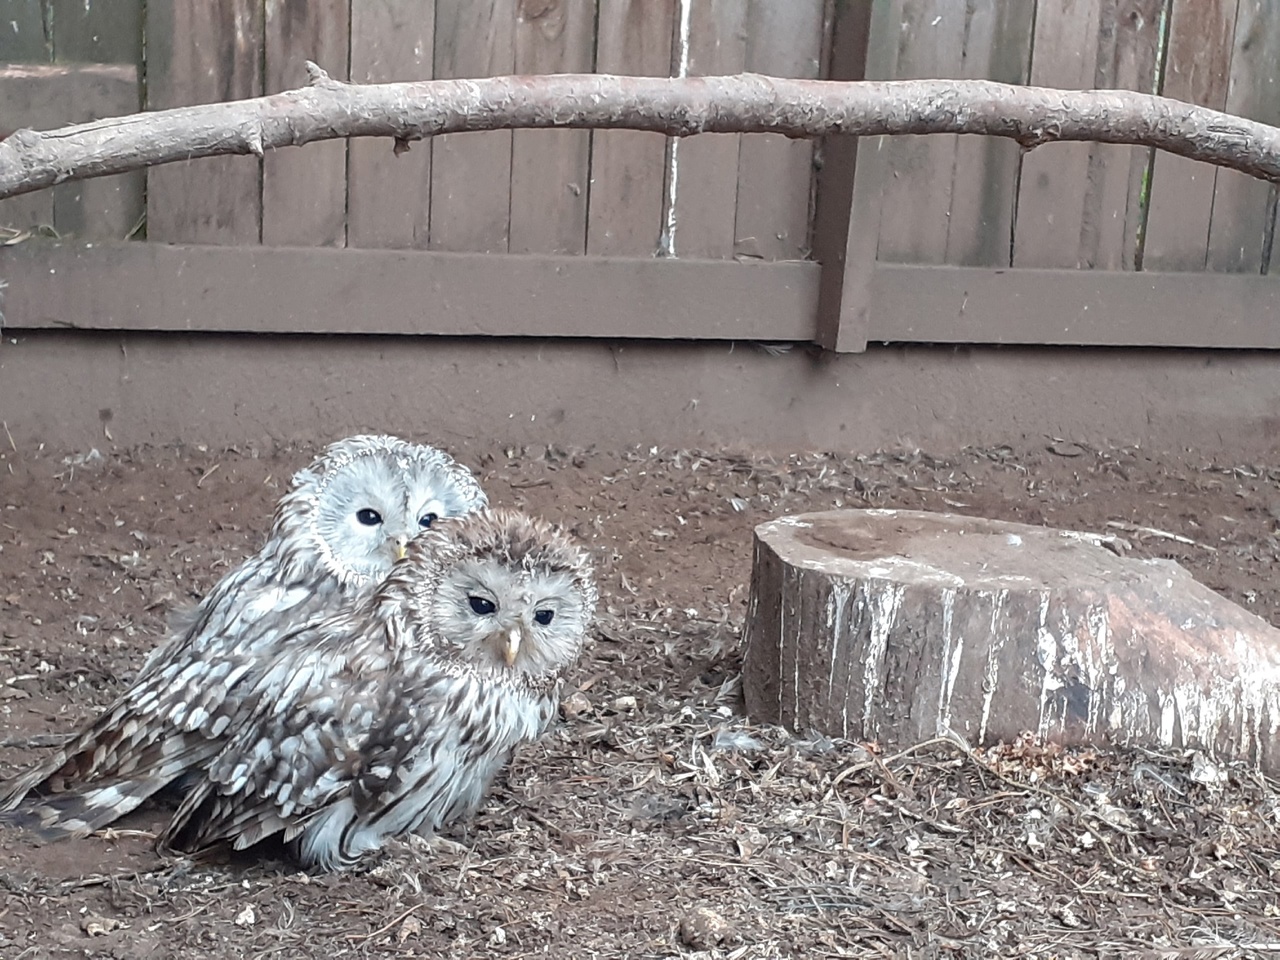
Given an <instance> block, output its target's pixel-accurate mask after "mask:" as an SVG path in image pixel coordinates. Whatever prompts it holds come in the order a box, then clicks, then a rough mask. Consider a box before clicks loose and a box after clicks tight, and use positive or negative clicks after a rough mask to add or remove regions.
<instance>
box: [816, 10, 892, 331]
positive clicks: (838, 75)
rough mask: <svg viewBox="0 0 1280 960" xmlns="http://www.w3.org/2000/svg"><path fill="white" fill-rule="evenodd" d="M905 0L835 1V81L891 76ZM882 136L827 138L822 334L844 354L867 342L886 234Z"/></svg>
mask: <svg viewBox="0 0 1280 960" xmlns="http://www.w3.org/2000/svg"><path fill="white" fill-rule="evenodd" d="M900 13H901V0H837V2H836V9H835V17H834V23H833V25H832V29H833V35H832V40H831V79H832V80H861V79H864V78H865V79H877V80H880V79H889V78H891V77H892V76H893V73H894V66H895V64H896V62H897V59H898V45H897V42H896V41H897V31H896V30H894V29H893V26H894V23H895V18H898V19H900ZM883 142H884V138H882V137H852V136H844V135H836V136H830V137H826V138H824V140H823V144H822V149H823V164H822V170H821V171H820V172H819V175H818V195H817V203H816V209H815V217H814V230H813V251H814V256H815V258H816V259H817V260H818V262H819V263H821V264H822V273H821V276H820V279H819V291H818V317H817V336H816V340H817V342H818V344H819V345H820V346H822V347H823V348H824V349H827V350H834V351H836V352H838V353H861V352H862V351H864V350H865V349H866V348H867V310H868V307H869V305H870V294H871V277H872V274H873V273H874V271H875V263H876V248H877V245H878V239H879V232H880V197H881V181H882V179H883V177H884V175H885V173H886V168H885V158H884V154H883V152H882V150H881V146H882V144H883Z"/></svg>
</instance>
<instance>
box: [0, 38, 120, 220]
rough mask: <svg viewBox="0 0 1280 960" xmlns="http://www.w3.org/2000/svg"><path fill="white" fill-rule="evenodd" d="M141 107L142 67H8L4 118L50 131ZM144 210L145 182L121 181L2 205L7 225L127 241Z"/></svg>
mask: <svg viewBox="0 0 1280 960" xmlns="http://www.w3.org/2000/svg"><path fill="white" fill-rule="evenodd" d="M137 108H138V68H137V66H136V65H134V64H88V63H82V64H55V65H49V64H30V65H14V66H8V67H2V68H0V117H3V118H4V122H5V123H9V124H12V125H13V126H15V127H34V128H36V129H46V130H47V129H50V128H52V127H58V126H62V125H64V124H68V123H83V122H86V121H89V120H96V119H99V118H100V117H111V116H118V115H120V114H125V113H132V112H134V111H136V110H137ZM141 210H142V193H141V180H140V178H139V177H138V176H137V175H134V174H127V173H126V174H120V175H118V176H114V177H102V178H99V179H97V180H84V181H78V182H77V183H75V184H71V183H64V184H59V185H58V186H57V187H54V188H53V189H52V190H41V191H39V192H37V193H30V194H25V195H23V196H20V197H13V198H11V199H8V200H3V201H0V224H5V225H7V226H11V227H18V228H29V227H32V226H37V225H44V226H55V227H56V228H57V229H58V230H59V231H60V232H61V233H65V234H73V235H75V236H77V237H80V238H82V239H98V238H102V239H108V238H115V239H123V238H124V237H125V235H126V234H128V232H129V230H130V228H131V227H132V226H133V224H134V223H135V222H136V221H137V219H138V216H139V214H140V213H141Z"/></svg>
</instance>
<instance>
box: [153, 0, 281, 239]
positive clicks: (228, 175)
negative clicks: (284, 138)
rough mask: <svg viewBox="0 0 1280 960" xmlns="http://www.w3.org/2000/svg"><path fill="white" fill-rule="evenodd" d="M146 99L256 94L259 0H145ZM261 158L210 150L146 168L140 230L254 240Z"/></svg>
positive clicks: (157, 106)
mask: <svg viewBox="0 0 1280 960" xmlns="http://www.w3.org/2000/svg"><path fill="white" fill-rule="evenodd" d="M146 12H147V27H146V29H147V105H148V107H149V108H151V109H153V110H162V109H165V108H168V107H180V106H188V105H190V104H195V103H208V102H212V101H225V100H236V99H242V98H245V97H256V96H259V95H261V93H262V54H263V49H262V45H263V40H262V12H263V11H262V2H261V0H147V7H146ZM261 226H262V165H261V163H260V161H259V160H258V159H257V158H256V157H252V156H250V157H212V158H207V159H202V160H192V161H187V162H184V163H173V164H166V165H165V166H162V167H152V168H151V169H150V170H149V171H148V172H147V237H148V238H149V239H151V240H163V241H167V242H173V243H257V242H258V241H259V239H260V237H261Z"/></svg>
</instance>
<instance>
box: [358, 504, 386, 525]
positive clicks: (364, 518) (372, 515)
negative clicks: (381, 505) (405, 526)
mask: <svg viewBox="0 0 1280 960" xmlns="http://www.w3.org/2000/svg"><path fill="white" fill-rule="evenodd" d="M356 519H357V520H359V521H360V522H361V523H363V524H364V525H365V526H366V527H376V526H377V525H378V524H380V523H382V514H380V513H379V512H378V511H377V510H370V509H369V508H368V507H365V508H364V509H363V510H357V511H356Z"/></svg>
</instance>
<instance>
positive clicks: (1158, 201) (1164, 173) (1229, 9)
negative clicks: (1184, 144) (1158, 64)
mask: <svg viewBox="0 0 1280 960" xmlns="http://www.w3.org/2000/svg"><path fill="white" fill-rule="evenodd" d="M1237 5H1238V0H1196V2H1194V3H1185V2H1184V3H1175V4H1173V10H1172V14H1171V17H1172V19H1171V22H1170V24H1169V53H1168V57H1167V60H1166V65H1165V73H1164V86H1163V88H1162V90H1161V93H1163V94H1164V95H1165V96H1166V97H1173V98H1174V99H1175V100H1185V101H1187V102H1188V103H1195V104H1199V105H1200V106H1203V107H1212V108H1213V109H1214V110H1224V109H1226V106H1227V87H1228V83H1229V82H1230V71H1231V44H1232V37H1233V36H1234V33H1235V25H1236V7H1237ZM1218 169H1219V168H1218V167H1215V166H1211V165H1210V164H1207V163H1197V162H1196V161H1195V160H1188V159H1187V158H1186V157H1177V156H1174V155H1173V154H1171V153H1165V152H1163V151H1157V152H1156V155H1155V165H1154V166H1153V168H1152V173H1151V201H1150V211H1149V213H1148V215H1147V229H1146V237H1145V240H1144V243H1143V260H1142V263H1143V267H1144V268H1145V269H1147V270H1203V269H1204V267H1205V259H1206V257H1207V256H1208V249H1209V223H1210V219H1211V218H1212V216H1213V191H1214V183H1215V181H1216V179H1217V173H1218Z"/></svg>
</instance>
